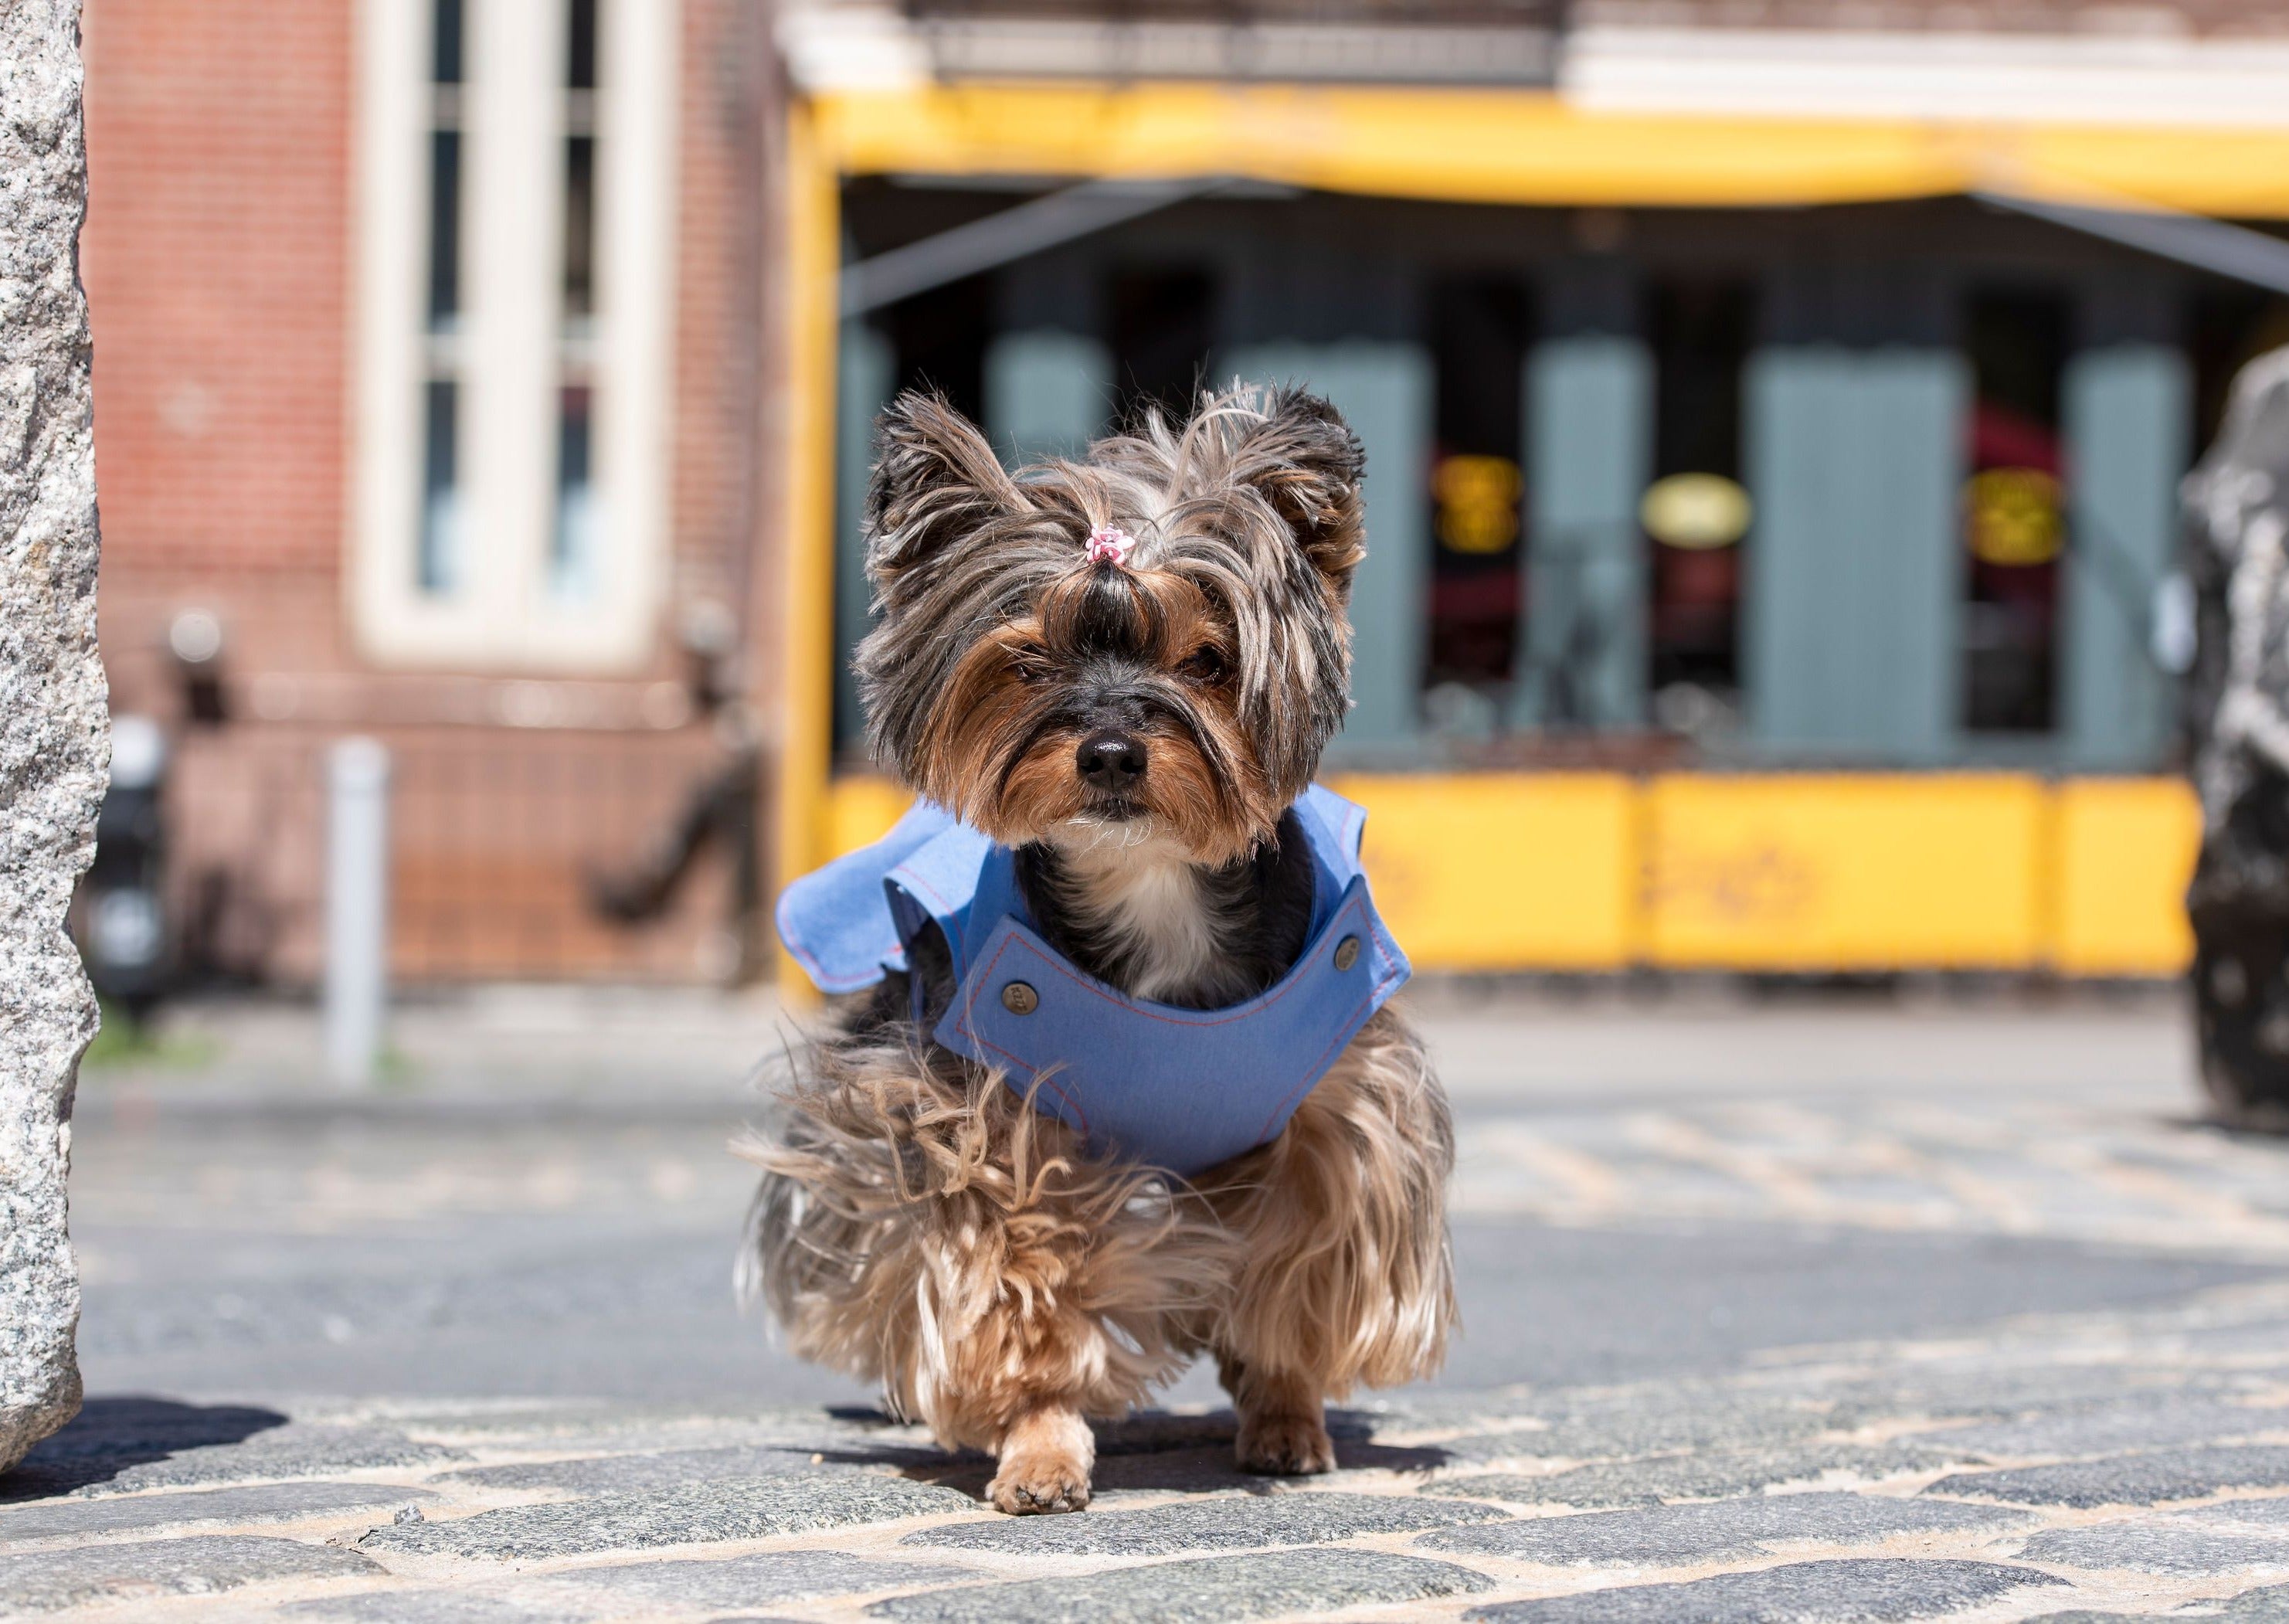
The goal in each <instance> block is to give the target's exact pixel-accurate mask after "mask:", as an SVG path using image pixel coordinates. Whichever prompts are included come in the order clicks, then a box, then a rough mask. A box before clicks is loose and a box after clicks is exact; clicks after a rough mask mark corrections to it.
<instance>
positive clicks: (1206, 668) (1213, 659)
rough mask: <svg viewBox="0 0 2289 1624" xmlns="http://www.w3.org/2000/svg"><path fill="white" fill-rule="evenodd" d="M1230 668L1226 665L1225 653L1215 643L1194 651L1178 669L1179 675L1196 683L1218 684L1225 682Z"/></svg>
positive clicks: (1201, 646)
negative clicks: (1225, 675) (1225, 676)
mask: <svg viewBox="0 0 2289 1624" xmlns="http://www.w3.org/2000/svg"><path fill="white" fill-rule="evenodd" d="M1229 669H1230V668H1229V667H1228V666H1227V665H1226V664H1225V663H1224V651H1223V650H1222V649H1220V648H1218V647H1216V644H1213V643H1204V644H1201V645H1200V647H1198V648H1196V649H1194V650H1193V651H1192V653H1191V655H1190V656H1189V657H1187V658H1186V660H1184V664H1182V665H1180V666H1178V667H1177V668H1176V671H1177V674H1178V675H1179V676H1184V677H1185V678H1186V679H1187V680H1189V681H1192V682H1196V683H1208V684H1216V683H1220V682H1222V681H1224V673H1225V672H1226V671H1227V670H1229Z"/></svg>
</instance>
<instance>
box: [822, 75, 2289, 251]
mask: <svg viewBox="0 0 2289 1624" xmlns="http://www.w3.org/2000/svg"><path fill="white" fill-rule="evenodd" d="M813 107H814V109H815V111H816V113H817V116H818V126H817V127H818V133H819V138H820V142H821V146H822V149H823V150H822V156H824V157H825V159H826V160H827V161H828V162H829V163H830V164H832V165H833V167H835V168H836V169H838V170H840V171H841V172H843V173H845V174H882V173H898V172H907V173H922V174H935V175H962V174H998V175H1044V176H1089V177H1121V176H1154V177H1174V176H1184V175H1232V176H1235V177H1244V178H1247V179H1250V180H1268V181H1274V182H1279V183H1282V184H1286V185H1292V186H1299V187H1308V188H1314V189H1317V190H1321V191H1332V192H1351V193H1356V194H1360V195H1363V196H1384V197H1414V198H1426V199H1439V200H1443V201H1448V202H1456V203H1487V204H1559V205H1583V204H1637V205H1647V206H1700V207H1718V208H1728V207H1729V208H1742V207H1758V206H1781V205H1790V204H1833V203H1863V202H1882V201H1886V200H1888V199H1896V198H1906V197H1931V196H1950V195H1953V194H1957V193H1962V192H1967V191H1972V190H1976V189H1980V188H1990V187H1993V186H1995V185H1996V184H1997V183H1998V178H2000V177H2007V178H2008V182H2009V186H2010V188H2011V189H2014V190H2019V191H2026V190H2030V189H2033V190H2036V191H2039V192H2049V191H2055V192H2057V193H2058V194H2060V195H2061V196H2062V197H2064V198H2070V199H2072V200H2074V201H2083V202H2087V201H2090V200H2091V197H2092V196H2093V195H2094V194H2097V195H2106V196H2114V197H2118V198H2120V199H2123V200H2125V201H2129V200H2135V201H2140V202H2144V203H2150V204H2159V205H2162V206H2164V207H2167V208H2174V209H2181V210H2186V211H2189V212H2194V213H2200V214H2211V215H2224V216H2229V217H2235V216H2238V217H2243V218H2268V217H2285V218H2289V130H2275V129H2257V130H2251V129H2239V128H2233V129H2227V128H2215V129H2198V128H2185V127H2178V126H2169V127H2154V128H2146V127H2133V126H2127V125H2068V124H2009V123H1950V122H1944V121H1935V120H1918V119H1879V118H1870V119H1864V120H1862V119H1832V118H1794V117H1782V116H1771V117H1746V116H1709V115H1699V114H1678V115H1666V114H1643V113H1627V114H1624V113H1604V112H1592V111H1586V110H1584V109H1583V108H1578V107H1575V106H1571V105H1569V104H1568V103H1567V102H1566V101H1565V100H1562V99H1561V98H1559V96H1557V95H1555V94H1553V93H1551V92H1540V91H1499V90H1392V89H1378V88H1367V87H1322V86H1304V85H1293V84H1288V85H1277V84H1273V85H1264V84H1138V85H1128V86H1112V85H1101V84H1100V85H1070V84H1065V85H1059V84H1022V85H988V84H933V85H924V86H920V87H915V88H911V89H892V90H865V91H860V90H850V91H833V92H822V93H820V94H819V95H818V96H817V97H816V98H814V100H813Z"/></svg>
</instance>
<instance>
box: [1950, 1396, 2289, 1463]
mask: <svg viewBox="0 0 2289 1624" xmlns="http://www.w3.org/2000/svg"><path fill="white" fill-rule="evenodd" d="M2284 1431H2289V1410H2277V1409H2255V1408H2252V1407H2251V1406H2249V1405H2246V1404H2222V1403H2220V1402H2218V1401H2217V1400H2215V1399H2209V1398H2197V1399H2191V1400H2189V1399H2185V1398H2182V1397H2180V1396H2175V1395H2169V1396H2161V1397H2159V1398H2158V1399H2155V1398H2149V1399H2145V1400H2142V1401H2136V1402H2130V1403H2125V1404H2108V1405H2104V1406H2100V1407H2094V1408H2090V1409H2078V1410H2069V1411H2063V1412H2057V1413H2054V1414H2050V1415H2039V1416H2033V1417H2030V1418H2029V1419H2027V1420H2010V1421H1988V1422H1983V1423H1981V1424H1979V1425H1975V1426H1971V1427H1962V1428H1946V1429H1944V1430H1941V1431H1934V1432H1929V1433H1918V1434H1917V1435H1915V1436H1916V1437H1917V1439H1918V1441H1919V1442H1923V1443H1928V1444H1941V1445H1946V1446H1950V1447H1953V1448H1956V1449H1959V1450H1963V1451H1966V1452H1968V1454H1969V1457H1970V1458H1971V1459H1973V1460H1982V1459H1985V1458H1987V1457H1990V1456H2006V1457H2007V1456H2012V1455H2094V1454H2101V1453H2112V1452H2118V1451H2121V1450H2126V1449H2164V1448H2169V1447H2172V1446H2173V1445H2175V1446H2182V1445H2186V1444H2217V1443H2224V1442H2228V1441H2229V1440H2234V1439H2239V1438H2248V1437H2254V1436H2260V1435H2262V1434H2269V1433H2277V1432H2284Z"/></svg>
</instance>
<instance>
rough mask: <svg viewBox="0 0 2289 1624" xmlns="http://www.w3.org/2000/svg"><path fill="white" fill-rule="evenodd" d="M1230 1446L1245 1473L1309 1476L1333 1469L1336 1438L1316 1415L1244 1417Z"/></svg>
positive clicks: (1276, 1414) (1334, 1465) (1334, 1466)
mask: <svg viewBox="0 0 2289 1624" xmlns="http://www.w3.org/2000/svg"><path fill="white" fill-rule="evenodd" d="M1233 1447H1234V1450H1235V1452H1237V1453H1238V1455H1239V1456H1240V1470H1242V1471H1244V1472H1266V1473H1270V1474H1271V1475H1272V1476H1277V1477H1311V1476H1316V1475H1317V1474H1319V1473H1320V1472H1332V1471H1334V1470H1335V1469H1336V1441H1335V1440H1334V1439H1333V1438H1331V1437H1329V1436H1328V1428H1327V1425H1326V1423H1325V1422H1323V1421H1321V1420H1320V1418H1319V1417H1318V1416H1316V1415H1295V1414H1280V1413H1273V1414H1270V1415H1248V1416H1243V1417H1242V1418H1241V1420H1240V1436H1239V1438H1238V1439H1237V1440H1236V1441H1235V1443H1234V1445H1233Z"/></svg>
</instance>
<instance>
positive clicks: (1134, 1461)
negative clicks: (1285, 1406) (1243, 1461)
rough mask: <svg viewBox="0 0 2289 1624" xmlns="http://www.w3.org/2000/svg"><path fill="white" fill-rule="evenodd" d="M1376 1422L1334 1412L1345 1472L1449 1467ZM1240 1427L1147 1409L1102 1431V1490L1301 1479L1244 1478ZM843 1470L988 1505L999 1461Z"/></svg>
mask: <svg viewBox="0 0 2289 1624" xmlns="http://www.w3.org/2000/svg"><path fill="white" fill-rule="evenodd" d="M837 1419H839V1420H845V1421H860V1422H861V1423H862V1424H864V1423H865V1422H866V1421H872V1422H873V1423H875V1424H879V1425H881V1426H882V1427H884V1428H889V1427H891V1426H893V1425H896V1423H894V1422H893V1421H892V1420H890V1418H889V1417H888V1416H886V1415H881V1414H880V1413H879V1412H863V1415H862V1413H861V1412H838V1417H837ZM1374 1422H1375V1418H1374V1417H1373V1416H1371V1415H1369V1414H1367V1413H1365V1412H1360V1411H1355V1410H1330V1411H1328V1435H1329V1436H1331V1437H1333V1438H1334V1440H1335V1444H1336V1469H1338V1470H1339V1471H1380V1472H1429V1471H1432V1470H1435V1469H1436V1468H1440V1467H1441V1466H1444V1465H1446V1464H1447V1460H1448V1455H1447V1452H1446V1451H1445V1450H1443V1449H1435V1448H1402V1447H1399V1446H1396V1445H1392V1444H1377V1443H1376V1441H1375V1437H1374V1430H1375V1426H1374ZM1238 1428H1239V1422H1238V1421H1237V1420H1236V1419H1235V1418H1234V1417H1233V1415H1232V1412H1231V1411H1229V1410H1215V1411H1210V1412H1208V1413H1207V1414H1205V1415H1183V1414H1173V1413H1171V1412H1168V1411H1165V1410H1141V1411H1138V1412H1137V1413H1136V1414H1134V1415H1130V1416H1128V1417H1126V1418H1124V1419H1122V1420H1118V1421H1100V1422H1098V1423H1097V1470H1096V1472H1095V1474H1094V1475H1093V1478H1092V1482H1093V1484H1094V1487H1095V1489H1096V1491H1097V1492H1098V1493H1100V1494H1104V1493H1108V1492H1114V1491H1118V1490H1122V1489H1139V1490H1158V1491H1161V1492H1182V1493H1189V1494H1205V1493H1210V1492H1216V1491H1218V1490H1224V1491H1235V1490H1236V1491H1238V1492H1241V1493H1244V1494H1276V1493H1279V1492H1280V1491H1281V1490H1283V1489H1284V1488H1286V1487H1287V1486H1288V1485H1289V1484H1293V1483H1295V1482H1296V1479H1294V1478H1290V1477H1274V1476H1266V1475H1265V1474H1263V1473H1260V1472H1246V1471H1242V1470H1241V1469H1240V1465H1239V1463H1238V1462H1237V1461H1236V1460H1233V1459H1232V1439H1233V1436H1235V1434H1236V1432H1237V1431H1238ZM825 1460H828V1461H832V1462H833V1463H835V1464H837V1465H847V1466H873V1467H883V1466H888V1467H892V1468H896V1469H897V1472H898V1474H899V1476H903V1477H906V1478H909V1479H911V1480H913V1482H916V1483H928V1484H937V1485H939V1486H941V1487H944V1488H949V1489H959V1490H961V1492H963V1493H965V1494H969V1495H971V1496H974V1497H975V1498H977V1499H979V1500H983V1499H984V1498H985V1485H986V1484H988V1483H990V1482H992V1481H993V1457H992V1456H990V1455H986V1454H983V1453H981V1452H978V1451H977V1450H969V1449H965V1450H961V1451H957V1452H953V1453H951V1454H949V1453H947V1452H945V1451H943V1450H937V1449H933V1448H930V1447H929V1446H928V1445H926V1444H925V1445H915V1444H903V1443H901V1444H892V1443H890V1442H889V1440H887V1439H886V1440H884V1441H883V1443H882V1444H881V1445H880V1446H868V1445H864V1444H854V1445H849V1446H846V1447H844V1448H842V1449H839V1450H829V1451H826V1452H825Z"/></svg>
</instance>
